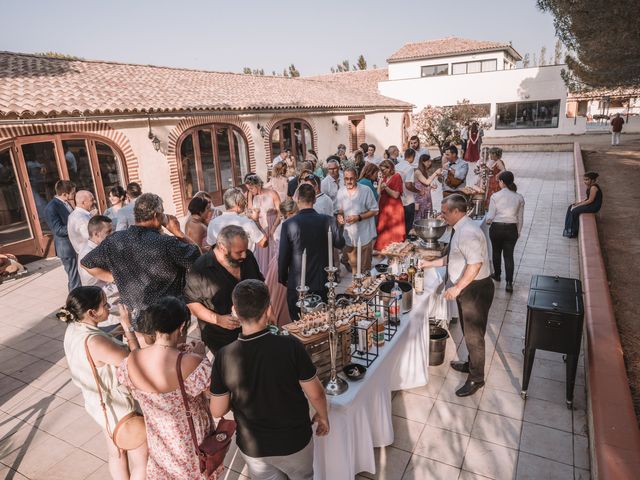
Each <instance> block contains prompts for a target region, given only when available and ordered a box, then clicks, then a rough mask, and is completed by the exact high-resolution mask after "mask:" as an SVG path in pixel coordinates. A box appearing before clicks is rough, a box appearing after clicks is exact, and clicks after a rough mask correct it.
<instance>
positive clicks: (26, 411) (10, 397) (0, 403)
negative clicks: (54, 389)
mask: <svg viewBox="0 0 640 480" xmlns="http://www.w3.org/2000/svg"><path fill="white" fill-rule="evenodd" d="M63 403H65V400H64V399H62V398H59V397H56V396H54V395H51V394H49V393H47V392H44V391H43V390H40V389H38V388H34V387H32V386H30V385H27V386H25V387H24V388H22V389H20V390H14V391H13V392H9V393H7V394H5V395H3V396H2V397H0V410H1V411H3V412H5V413H9V414H11V415H13V416H14V417H18V418H20V419H22V420H29V421H35V420H36V419H37V418H39V417H41V416H43V415H45V414H46V413H47V412H50V411H52V410H54V409H56V408H58V407H59V406H60V405H62V404H63Z"/></svg>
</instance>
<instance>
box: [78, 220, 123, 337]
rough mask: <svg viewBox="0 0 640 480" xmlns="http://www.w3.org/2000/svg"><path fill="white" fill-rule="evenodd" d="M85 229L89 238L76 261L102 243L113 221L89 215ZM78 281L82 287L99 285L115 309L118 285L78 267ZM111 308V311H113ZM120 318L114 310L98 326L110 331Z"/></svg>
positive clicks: (109, 231) (111, 227)
mask: <svg viewBox="0 0 640 480" xmlns="http://www.w3.org/2000/svg"><path fill="white" fill-rule="evenodd" d="M87 231H88V233H89V239H88V240H87V243H85V245H84V247H82V250H80V252H79V253H78V262H80V261H82V259H83V258H84V257H85V256H86V255H87V254H88V253H89V252H91V251H92V250H93V249H94V248H96V247H97V246H98V245H100V244H101V243H102V241H103V240H104V239H105V238H107V237H108V236H109V235H111V233H112V232H113V222H112V221H111V219H110V218H109V217H107V216H105V215H95V216H93V217H91V219H90V220H89V224H88V225H87ZM79 273H80V282H81V283H82V286H83V287H91V286H96V287H100V288H101V289H102V291H103V292H104V293H105V295H106V296H107V301H108V302H109V304H110V305H111V306H112V307H113V310H117V307H116V306H115V302H116V300H118V298H119V297H120V295H119V293H118V287H116V284H115V283H107V282H105V281H104V280H100V279H99V278H97V277H94V276H93V275H91V274H90V273H89V272H88V271H87V270H86V269H84V268H81V269H80V272H79ZM113 310H112V312H113ZM119 324H120V320H119V319H118V316H117V315H115V312H113V313H110V314H109V318H108V319H107V320H105V321H104V322H101V323H100V324H99V325H98V326H99V327H101V328H102V327H107V328H104V329H105V330H107V331H110V330H111V329H112V328H113V326H114V325H119Z"/></svg>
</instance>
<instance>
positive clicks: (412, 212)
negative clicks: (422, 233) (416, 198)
mask: <svg viewBox="0 0 640 480" xmlns="http://www.w3.org/2000/svg"><path fill="white" fill-rule="evenodd" d="M415 217H416V204H415V203H411V204H409V205H405V206H404V228H405V234H406V235H409V231H410V230H411V229H412V228H413V220H414V219H415Z"/></svg>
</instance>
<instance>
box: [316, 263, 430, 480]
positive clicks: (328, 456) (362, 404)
mask: <svg viewBox="0 0 640 480" xmlns="http://www.w3.org/2000/svg"><path fill="white" fill-rule="evenodd" d="M440 282H441V279H440V278H439V275H438V274H437V272H436V271H435V270H434V269H429V270H425V288H424V293H423V294H422V295H415V294H414V297H413V308H412V309H411V311H410V312H409V313H407V314H404V315H403V316H402V320H401V322H400V325H399V326H398V330H397V332H396V334H395V336H394V337H393V338H392V339H391V341H389V342H386V343H385V344H384V346H383V347H381V348H380V351H379V356H378V358H377V359H376V360H375V361H374V362H373V363H372V364H371V366H370V367H369V368H368V369H367V373H366V376H365V377H364V379H362V380H360V381H358V382H349V389H348V390H347V391H346V392H345V393H343V394H342V395H338V396H335V397H327V400H328V403H329V423H330V426H331V431H330V433H329V435H327V436H325V437H314V461H313V467H314V478H315V479H318V480H320V479H323V480H324V479H331V480H341V479H345V480H353V478H354V477H355V476H356V474H357V473H358V472H362V471H366V472H371V473H374V472H375V457H374V451H373V449H374V447H384V446H387V445H391V444H392V443H393V424H392V412H391V392H392V391H395V390H404V389H408V388H415V387H420V386H423V385H426V384H427V381H428V368H429V324H428V320H427V318H426V317H425V313H426V312H427V310H428V305H429V302H430V301H431V296H432V294H433V292H435V290H436V288H437V287H438V285H439V284H440Z"/></svg>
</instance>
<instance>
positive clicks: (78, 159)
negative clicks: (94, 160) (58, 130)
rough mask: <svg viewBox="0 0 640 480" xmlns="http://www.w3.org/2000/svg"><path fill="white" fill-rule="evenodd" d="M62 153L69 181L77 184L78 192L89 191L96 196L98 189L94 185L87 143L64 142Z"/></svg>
mask: <svg viewBox="0 0 640 480" xmlns="http://www.w3.org/2000/svg"><path fill="white" fill-rule="evenodd" d="M62 151H63V152H64V159H65V163H66V164H67V171H68V173H69V180H71V181H72V182H73V183H75V184H76V189H77V190H89V191H90V192H91V193H93V194H94V195H95V194H96V187H95V185H94V184H93V173H92V172H91V161H90V160H89V153H88V152H87V142H85V141H84V140H63V141H62Z"/></svg>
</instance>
